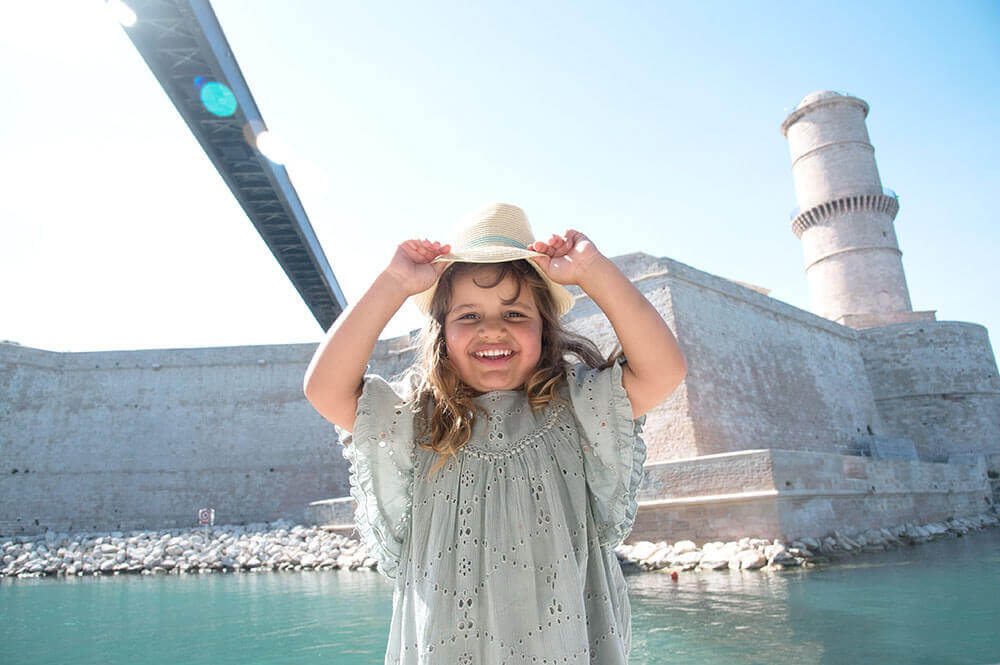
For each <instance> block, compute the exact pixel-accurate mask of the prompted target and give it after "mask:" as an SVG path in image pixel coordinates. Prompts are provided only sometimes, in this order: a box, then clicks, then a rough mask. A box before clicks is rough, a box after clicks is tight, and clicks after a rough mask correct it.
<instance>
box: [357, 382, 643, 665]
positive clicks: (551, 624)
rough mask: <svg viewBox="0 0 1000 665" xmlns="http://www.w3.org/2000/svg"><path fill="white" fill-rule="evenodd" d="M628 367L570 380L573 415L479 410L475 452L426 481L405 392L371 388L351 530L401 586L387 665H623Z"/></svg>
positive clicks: (634, 437)
mask: <svg viewBox="0 0 1000 665" xmlns="http://www.w3.org/2000/svg"><path fill="white" fill-rule="evenodd" d="M621 378H622V368H621V363H616V364H614V365H612V366H611V367H609V368H606V369H603V370H597V369H592V368H590V367H589V366H587V365H585V364H582V363H579V364H576V365H574V366H572V369H571V370H570V372H569V373H568V376H567V381H565V382H563V383H562V384H561V385H560V388H559V391H560V394H561V395H562V396H563V398H564V399H565V400H566V402H567V403H568V404H569V405H571V408H568V407H567V406H566V405H556V404H553V403H550V404H549V405H548V406H547V407H545V408H543V409H540V410H539V411H536V412H532V411H531V409H530V407H529V405H528V402H527V398H526V396H525V394H524V393H523V392H521V391H514V390H496V391H493V392H489V393H485V394H483V395H480V396H478V397H476V398H475V399H476V401H477V402H478V403H479V404H481V405H482V406H483V407H484V408H485V409H486V410H487V412H488V413H489V417H488V418H483V417H482V414H479V415H478V416H477V418H476V421H475V424H474V426H473V432H472V438H471V439H470V440H469V442H468V443H467V444H466V445H465V446H464V447H463V448H462V449H461V450H460V451H459V452H458V453H457V454H458V459H457V460H455V459H449V461H448V462H446V463H445V465H444V466H443V467H442V468H441V470H439V471H438V472H437V473H436V475H433V476H431V477H430V479H429V480H425V476H427V472H428V470H429V469H430V466H431V464H433V462H434V461H435V459H436V456H437V453H434V452H433V451H430V450H426V449H424V448H421V447H419V446H417V445H415V442H414V435H413V431H414V428H413V416H412V414H411V413H410V411H409V410H408V404H406V403H405V401H404V396H407V395H409V392H410V391H409V389H408V388H407V387H405V386H403V385H401V384H395V385H393V384H390V383H388V382H386V381H385V380H384V379H382V378H381V377H379V376H377V375H366V376H365V377H364V387H363V390H362V394H361V397H360V398H359V399H358V410H357V416H356V420H355V423H354V432H353V434H352V433H348V432H346V431H345V430H343V429H342V428H340V427H338V428H337V430H338V433H339V435H340V437H341V442H342V443H343V445H344V449H343V454H344V457H345V458H346V459H347V460H348V461H349V462H350V484H351V495H352V496H353V497H354V499H355V500H356V501H357V508H356V510H355V515H354V520H355V525H356V526H357V530H358V532H359V533H360V536H361V541H362V544H363V545H364V546H365V548H366V549H367V551H368V552H369V553H370V554H371V555H372V556H373V557H375V558H376V559H377V561H378V568H379V571H380V572H381V573H382V574H383V575H385V576H386V577H387V578H388V579H390V580H394V592H393V613H392V622H391V625H390V628H389V640H388V646H387V649H386V654H385V663H386V664H387V665H417V664H421V665H437V664H440V665H455V664H457V665H514V664H520V663H536V664H543V663H553V664H554V663H569V664H576V665H591V664H592V663H600V664H601V665H620V664H626V663H628V656H629V651H630V650H631V619H632V617H631V608H630V605H629V599H628V588H627V586H626V584H625V578H624V576H623V575H622V571H621V567H620V565H619V563H618V559H617V557H616V555H615V553H614V551H613V548H614V547H616V546H617V545H618V544H620V543H621V542H622V541H623V540H624V538H625V537H626V536H627V535H628V534H629V532H630V531H631V529H632V523H633V521H634V519H635V513H636V507H637V503H636V489H637V488H638V486H639V483H640V481H641V479H642V474H643V462H644V461H645V459H646V445H645V443H644V442H643V440H642V438H641V437H640V434H641V432H642V426H643V425H644V424H645V420H646V417H645V416H641V417H640V418H638V419H635V420H633V418H632V406H631V404H630V402H629V400H628V396H627V394H626V393H625V389H624V388H623V387H622V382H621Z"/></svg>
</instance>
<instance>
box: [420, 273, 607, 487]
mask: <svg viewBox="0 0 1000 665" xmlns="http://www.w3.org/2000/svg"><path fill="white" fill-rule="evenodd" d="M488 267H493V268H495V279H493V280H492V281H490V282H486V283H480V282H479V281H476V279H475V277H473V283H474V284H475V285H476V286H478V287H480V288H484V289H488V288H492V287H494V286H496V285H497V284H500V283H501V282H502V281H503V280H504V279H505V278H506V277H507V275H511V276H513V277H514V280H515V282H516V283H517V292H516V293H515V294H514V297H513V300H510V301H504V302H505V303H507V302H514V301H515V300H517V298H518V296H519V295H520V293H521V289H522V288H528V289H531V294H532V295H533V296H534V300H535V306H536V307H537V308H538V312H539V314H540V315H541V318H542V340H541V342H542V343H541V347H542V348H541V357H540V358H539V360H538V365H537V366H536V367H535V370H534V372H532V373H531V374H530V375H529V376H528V378H527V379H526V380H525V382H524V384H523V385H522V386H520V387H519V389H522V390H524V391H525V392H526V393H527V397H528V404H529V405H530V407H531V410H532V411H537V410H538V409H541V408H542V407H544V406H546V405H548V404H549V402H551V401H553V400H555V401H556V402H562V403H565V400H563V399H562V398H560V397H559V395H558V394H557V392H556V389H557V387H558V385H559V382H560V381H562V380H563V379H565V377H566V372H567V370H568V369H569V363H568V362H567V360H566V356H567V354H568V355H571V356H576V357H577V358H579V359H580V360H581V361H582V362H584V363H586V364H587V365H589V366H590V367H593V368H600V369H603V368H606V367H610V366H611V365H612V364H613V363H615V362H616V361H617V360H618V358H619V357H620V356H621V355H622V351H621V345H620V344H619V345H617V346H616V347H615V349H614V350H613V351H612V352H611V354H610V355H609V356H608V357H607V358H605V357H604V356H603V355H602V354H601V352H600V350H599V349H598V348H597V345H596V344H594V342H592V341H591V340H589V339H588V338H586V337H584V336H583V335H579V334H577V333H574V332H571V331H569V330H567V329H566V328H564V327H563V326H562V325H561V324H560V322H559V319H558V317H557V316H556V314H555V305H554V303H553V300H552V295H551V293H550V292H549V288H548V285H547V284H546V282H545V280H543V279H542V277H541V276H540V275H539V274H538V271H536V270H535V268H533V267H532V266H531V265H530V264H529V263H528V261H527V260H526V259H520V260H516V261H505V262H501V263H491V264H482V263H464V262H455V263H453V264H451V265H450V266H448V268H446V269H445V271H444V272H443V273H441V277H440V278H439V280H438V285H437V289H436V290H435V292H434V299H433V301H432V302H431V306H430V312H429V314H430V315H429V316H428V318H427V323H426V324H425V325H424V328H423V330H422V331H421V335H420V355H419V357H418V359H417V361H416V362H415V363H414V365H413V367H411V368H410V369H409V370H408V373H410V372H412V373H414V374H415V375H416V377H415V378H416V381H415V383H416V387H415V388H414V394H413V396H412V399H411V402H412V406H411V408H412V410H413V413H414V425H415V430H416V437H417V445H419V446H420V447H421V448H425V449H427V450H433V451H435V452H437V453H438V454H439V455H440V457H439V458H438V460H437V461H436V462H435V463H434V465H433V466H432V467H431V469H430V471H429V472H428V476H430V475H431V474H433V473H434V472H435V471H437V470H438V469H440V468H441V467H442V466H444V464H445V462H447V460H448V457H452V458H455V459H457V455H456V453H457V451H458V450H459V449H461V448H462V446H464V445H465V444H466V443H468V441H469V438H470V437H471V436H472V426H473V424H474V423H475V419H476V413H477V412H481V413H482V414H483V415H484V416H485V415H486V411H485V409H483V408H482V407H481V406H479V405H478V404H477V403H476V402H475V401H474V398H475V397H476V396H477V395H479V394H481V393H480V392H478V391H477V390H475V389H474V388H472V387H471V386H469V385H467V384H466V383H465V382H463V381H462V379H461V378H460V377H459V375H458V372H457V370H456V369H455V366H454V365H453V364H452V362H451V361H450V360H449V359H448V353H447V350H446V343H445V335H444V332H445V325H444V322H445V315H446V314H447V312H448V309H449V308H450V306H451V296H452V284H453V283H454V280H455V278H457V277H459V276H462V275H465V274H469V273H478V272H481V271H484V269H485V268H488Z"/></svg>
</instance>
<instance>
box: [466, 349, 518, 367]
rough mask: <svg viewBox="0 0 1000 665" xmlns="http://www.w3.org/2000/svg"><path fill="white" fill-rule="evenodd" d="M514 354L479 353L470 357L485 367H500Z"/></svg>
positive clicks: (507, 351) (509, 352)
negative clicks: (485, 365) (484, 364)
mask: <svg viewBox="0 0 1000 665" xmlns="http://www.w3.org/2000/svg"><path fill="white" fill-rule="evenodd" d="M515 354H516V352H515V351H511V350H509V349H508V350H505V351H480V352H476V353H473V354H472V357H473V358H475V359H476V360H478V361H479V362H482V363H486V364H487V365H502V364H504V363H505V362H507V361H508V360H510V359H511V358H513V357H514V355H515Z"/></svg>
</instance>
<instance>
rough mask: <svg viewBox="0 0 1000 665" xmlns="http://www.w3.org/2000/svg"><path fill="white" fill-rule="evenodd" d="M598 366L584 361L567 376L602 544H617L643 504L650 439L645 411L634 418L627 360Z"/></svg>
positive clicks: (628, 530) (622, 359) (591, 503)
mask: <svg viewBox="0 0 1000 665" xmlns="http://www.w3.org/2000/svg"><path fill="white" fill-rule="evenodd" d="M623 362H624V358H619V362H616V363H615V364H614V365H612V366H611V367H608V368H605V369H594V368H592V367H590V366H588V365H586V364H584V363H578V364H576V365H574V366H572V367H571V368H570V371H569V372H568V375H567V377H566V378H567V383H568V387H569V397H570V402H571V404H572V406H573V412H574V415H575V417H576V420H577V424H578V425H579V429H580V438H581V441H580V445H581V447H582V449H583V469H584V473H585V474H586V480H587V487H588V489H589V492H588V494H589V496H590V506H591V511H592V512H593V515H594V523H595V524H596V527H597V533H598V538H599V540H600V544H601V545H610V546H611V547H617V546H618V545H620V544H621V543H622V541H624V540H625V538H626V537H627V536H628V534H629V533H630V532H631V531H632V524H633V522H634V521H635V513H636V510H637V509H638V505H639V504H638V501H637V500H636V492H637V490H638V489H639V483H640V482H641V481H642V474H643V468H642V465H643V463H644V462H645V461H646V443H645V442H644V441H643V440H642V437H641V436H640V434H641V433H642V427H643V425H645V423H646V415H645V414H643V415H642V416H640V417H639V418H636V419H633V418H632V403H631V402H630V401H629V399H628V394H627V393H626V392H625V388H624V387H623V386H622V363H623Z"/></svg>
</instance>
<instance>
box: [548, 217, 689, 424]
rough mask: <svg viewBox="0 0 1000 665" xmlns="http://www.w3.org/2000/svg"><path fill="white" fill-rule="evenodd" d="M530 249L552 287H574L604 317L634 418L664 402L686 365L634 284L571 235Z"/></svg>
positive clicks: (586, 242) (589, 244)
mask: <svg viewBox="0 0 1000 665" xmlns="http://www.w3.org/2000/svg"><path fill="white" fill-rule="evenodd" d="M531 249H533V250H535V251H536V252H541V253H542V254H545V256H541V257H535V258H533V259H532V260H533V261H534V262H535V263H537V264H538V265H539V266H540V267H541V268H542V269H543V270H544V271H545V272H546V274H547V275H548V276H549V277H551V278H552V280H553V281H555V282H558V283H559V284H576V285H578V286H579V287H580V288H581V289H583V291H584V293H586V294H587V295H588V296H590V298H591V300H593V301H594V304H596V305H597V306H598V307H600V308H601V310H602V311H603V312H604V314H605V316H607V317H608V321H610V322H611V326H612V327H613V328H614V329H615V334H616V335H617V336H618V341H620V342H621V345H622V351H623V352H624V353H625V358H626V361H627V362H626V363H625V365H624V366H623V367H622V387H624V388H625V392H626V393H628V397H629V401H630V402H631V403H632V415H633V417H635V418H638V417H639V416H641V415H643V414H644V413H646V412H647V411H649V410H650V409H652V408H653V407H654V406H656V405H657V404H659V403H660V402H662V401H663V400H665V399H666V398H667V397H669V396H670V393H672V392H673V391H674V389H675V388H676V387H677V386H678V385H680V382H681V381H683V380H684V377H685V376H687V363H686V361H685V360H684V354H683V353H681V349H680V347H679V346H678V344H677V339H676V338H675V337H674V334H673V332H672V331H671V330H670V327H669V326H667V323H666V321H664V320H663V317H662V316H660V313H659V312H657V311H656V308H655V307H653V305H652V304H651V303H650V302H649V301H648V300H646V297H645V296H644V295H642V293H641V292H640V291H639V289H637V288H636V287H635V284H633V283H632V281H631V280H630V279H629V278H628V277H626V276H625V275H624V274H622V271H621V270H619V269H618V266H616V265H615V264H614V263H612V261H611V259H609V258H607V257H605V256H604V255H603V254H601V253H600V252H599V251H597V247H595V246H594V243H592V242H591V241H590V239H589V238H588V237H587V236H585V235H584V234H582V233H580V232H579V231H576V230H574V229H567V231H566V234H565V236H558V235H555V234H553V235H552V237H551V238H550V239H549V240H548V242H546V241H543V240H539V241H536V242H535V243H534V244H533V245H532V246H531Z"/></svg>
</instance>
